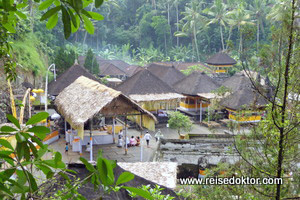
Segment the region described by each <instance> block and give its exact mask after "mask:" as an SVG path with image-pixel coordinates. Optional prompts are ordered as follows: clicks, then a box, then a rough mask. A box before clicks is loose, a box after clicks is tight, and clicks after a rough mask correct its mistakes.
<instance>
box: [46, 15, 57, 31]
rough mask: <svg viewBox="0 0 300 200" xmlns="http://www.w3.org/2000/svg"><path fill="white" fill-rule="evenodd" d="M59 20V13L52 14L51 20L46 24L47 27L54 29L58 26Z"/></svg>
mask: <svg viewBox="0 0 300 200" xmlns="http://www.w3.org/2000/svg"><path fill="white" fill-rule="evenodd" d="M57 21H58V14H57V13H56V14H55V15H52V16H51V17H50V18H49V20H48V22H47V24H46V27H47V29H53V28H54V27H55V26H56V24H57Z"/></svg>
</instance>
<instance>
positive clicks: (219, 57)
mask: <svg viewBox="0 0 300 200" xmlns="http://www.w3.org/2000/svg"><path fill="white" fill-rule="evenodd" d="M206 63H207V64H209V65H235V64H236V61H235V60H234V59H233V58H231V57H230V56H229V55H227V54H226V53H223V52H219V53H217V54H215V55H213V56H212V57H210V58H209V59H207V60H206Z"/></svg>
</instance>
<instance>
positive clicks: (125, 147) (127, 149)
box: [125, 116, 128, 155]
mask: <svg viewBox="0 0 300 200" xmlns="http://www.w3.org/2000/svg"><path fill="white" fill-rule="evenodd" d="M127 151H128V149H127V116H125V155H127Z"/></svg>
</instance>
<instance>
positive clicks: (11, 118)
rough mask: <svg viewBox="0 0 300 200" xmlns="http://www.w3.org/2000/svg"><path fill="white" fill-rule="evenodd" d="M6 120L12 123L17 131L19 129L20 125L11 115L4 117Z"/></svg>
mask: <svg viewBox="0 0 300 200" xmlns="http://www.w3.org/2000/svg"><path fill="white" fill-rule="evenodd" d="M6 117H7V119H8V120H9V121H10V122H12V123H13V124H14V125H15V126H16V127H18V128H19V129H20V128H21V127H20V124H19V121H18V120H17V119H16V118H15V117H14V116H12V115H6Z"/></svg>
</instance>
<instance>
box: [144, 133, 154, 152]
mask: <svg viewBox="0 0 300 200" xmlns="http://www.w3.org/2000/svg"><path fill="white" fill-rule="evenodd" d="M144 138H145V140H146V142H147V147H148V148H149V141H150V139H151V138H152V136H151V135H150V133H149V132H148V131H146V134H145V136H144Z"/></svg>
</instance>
